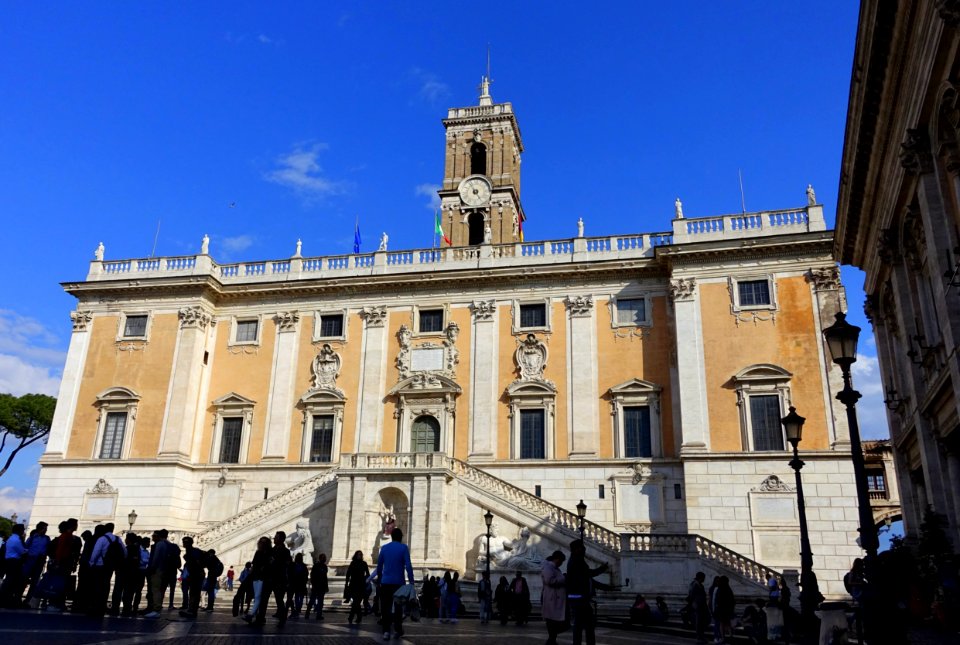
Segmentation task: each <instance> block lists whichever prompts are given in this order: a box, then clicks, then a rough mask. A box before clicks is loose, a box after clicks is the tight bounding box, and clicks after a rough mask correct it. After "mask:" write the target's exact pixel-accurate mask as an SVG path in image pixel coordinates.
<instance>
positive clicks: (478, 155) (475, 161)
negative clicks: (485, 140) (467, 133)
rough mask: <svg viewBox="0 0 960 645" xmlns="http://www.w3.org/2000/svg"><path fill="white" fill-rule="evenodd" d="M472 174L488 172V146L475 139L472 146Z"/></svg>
mask: <svg viewBox="0 0 960 645" xmlns="http://www.w3.org/2000/svg"><path fill="white" fill-rule="evenodd" d="M470 174H471V175H485V174H487V146H485V145H483V144H482V143H480V142H479V141H474V142H473V145H472V146H470Z"/></svg>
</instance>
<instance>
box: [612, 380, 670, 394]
mask: <svg viewBox="0 0 960 645" xmlns="http://www.w3.org/2000/svg"><path fill="white" fill-rule="evenodd" d="M662 389H663V388H662V387H660V386H659V385H657V384H656V383H651V382H650V381H644V380H643V379H639V378H632V379H630V380H629V381H624V382H623V383H621V384H620V385H614V386H613V387H611V388H610V395H611V396H613V397H615V398H616V397H623V396H628V395H637V394H646V395H649V394H659V393H660V391H661V390H662Z"/></svg>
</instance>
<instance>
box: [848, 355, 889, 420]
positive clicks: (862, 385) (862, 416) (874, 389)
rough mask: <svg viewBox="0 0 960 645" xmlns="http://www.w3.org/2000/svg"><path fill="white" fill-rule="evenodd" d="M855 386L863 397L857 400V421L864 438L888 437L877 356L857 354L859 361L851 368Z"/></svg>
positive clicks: (885, 408)
mask: <svg viewBox="0 0 960 645" xmlns="http://www.w3.org/2000/svg"><path fill="white" fill-rule="evenodd" d="M850 372H851V375H852V376H853V387H854V389H856V390H857V391H858V392H860V394H862V395H863V398H861V399H860V401H858V402H857V421H858V422H859V424H860V434H861V436H862V437H863V438H864V439H888V438H889V437H890V430H889V427H888V426H887V406H886V404H885V403H884V402H883V397H884V394H883V382H882V381H881V380H880V363H879V361H878V360H877V357H876V356H867V355H866V354H857V361H856V362H855V363H854V364H853V365H852V366H851V368H850Z"/></svg>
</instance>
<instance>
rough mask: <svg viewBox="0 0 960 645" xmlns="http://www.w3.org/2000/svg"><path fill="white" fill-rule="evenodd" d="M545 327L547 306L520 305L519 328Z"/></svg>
mask: <svg viewBox="0 0 960 645" xmlns="http://www.w3.org/2000/svg"><path fill="white" fill-rule="evenodd" d="M546 326H547V305H545V304H543V303H541V304H536V305H520V328H521V329H527V328H530V327H546Z"/></svg>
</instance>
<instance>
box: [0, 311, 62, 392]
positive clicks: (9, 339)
mask: <svg viewBox="0 0 960 645" xmlns="http://www.w3.org/2000/svg"><path fill="white" fill-rule="evenodd" d="M59 343H60V339H59V338H58V337H57V336H56V335H55V334H53V333H52V332H51V331H50V330H49V329H47V328H46V327H45V326H44V325H43V324H42V323H40V322H39V321H37V320H35V319H33V318H29V317H27V316H22V315H20V314H18V313H17V312H15V311H10V310H8V309H0V392H8V393H10V394H13V395H16V396H19V395H21V394H27V393H30V392H34V393H39V394H50V395H54V396H55V395H56V394H57V390H58V389H59V387H60V373H61V371H62V369H63V362H64V360H65V359H66V354H65V353H64V352H63V351H62V350H60V349H58V348H57V347H56V346H57V345H58V344H59Z"/></svg>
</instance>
